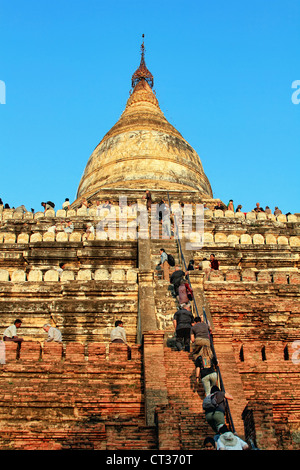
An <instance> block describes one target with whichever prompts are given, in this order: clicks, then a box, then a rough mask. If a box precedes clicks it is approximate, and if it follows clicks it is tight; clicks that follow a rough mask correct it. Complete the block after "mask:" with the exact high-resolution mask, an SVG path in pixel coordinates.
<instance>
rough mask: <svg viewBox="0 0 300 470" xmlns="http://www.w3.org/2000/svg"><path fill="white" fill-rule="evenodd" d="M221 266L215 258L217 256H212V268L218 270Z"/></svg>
mask: <svg viewBox="0 0 300 470" xmlns="http://www.w3.org/2000/svg"><path fill="white" fill-rule="evenodd" d="M219 266H220V263H219V261H218V260H217V259H216V258H215V255H210V268H211V269H214V270H218V269H219Z"/></svg>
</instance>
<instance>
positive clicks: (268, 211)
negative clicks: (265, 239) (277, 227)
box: [265, 206, 272, 214]
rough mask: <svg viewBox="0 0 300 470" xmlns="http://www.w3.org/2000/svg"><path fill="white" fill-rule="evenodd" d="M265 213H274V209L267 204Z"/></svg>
mask: <svg viewBox="0 0 300 470" xmlns="http://www.w3.org/2000/svg"><path fill="white" fill-rule="evenodd" d="M265 213H266V214H272V211H271V209H270V207H269V206H266V208H265Z"/></svg>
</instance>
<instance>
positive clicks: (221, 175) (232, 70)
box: [0, 0, 300, 213]
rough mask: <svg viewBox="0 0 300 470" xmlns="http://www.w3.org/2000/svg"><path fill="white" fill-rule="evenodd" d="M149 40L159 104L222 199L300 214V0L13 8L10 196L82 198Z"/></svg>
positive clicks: (8, 49) (0, 32)
mask: <svg viewBox="0 0 300 470" xmlns="http://www.w3.org/2000/svg"><path fill="white" fill-rule="evenodd" d="M142 34H145V47H146V64H147V67H148V68H149V69H150V71H151V72H152V74H153V75H154V89H155V90H156V94H157V97H158V100H159V103H160V107H161V109H162V111H163V112H164V114H165V116H166V118H167V119H168V120H169V122H170V123H171V124H173V125H174V126H175V127H176V128H177V129H178V130H179V132H181V134H182V135H183V137H184V138H185V139H186V140H187V141H188V142H189V143H190V144H191V145H192V146H193V147H194V149H195V150H196V152H197V153H198V154H199V156H200V158H201V161H202V164H203V167H204V171H205V173H206V174H207V176H208V178H209V180H210V182H211V185H212V189H213V193H214V196H215V197H219V198H221V199H222V200H223V201H224V202H225V203H227V202H228V200H229V199H231V198H232V199H233V200H234V203H235V205H237V204H242V205H243V210H245V211H248V210H251V209H253V207H254V206H255V203H256V202H260V204H261V205H262V206H263V207H265V205H269V206H270V207H271V209H272V210H273V209H274V206H275V205H276V206H277V205H278V206H279V207H280V208H281V209H282V211H283V212H284V213H286V212H288V211H290V212H292V213H294V212H300V200H299V199H300V198H299V194H300V190H299V169H300V163H299V160H300V159H299V157H300V132H299V130H300V126H299V125H300V104H298V105H295V104H293V102H292V99H291V97H292V94H293V92H295V90H293V89H292V83H293V82H294V81H295V80H300V60H299V59H300V0H272V1H271V0H251V1H250V0H248V1H247V0H227V1H225V0H215V1H213V2H212V1H209V0H184V1H178V0H159V1H158V0H152V1H151V2H143V1H141V0H134V1H132V0H128V1H121V0H114V1H112V2H107V1H102V0H84V1H83V0H59V1H58V0H51V1H50V0H26V1H25V0H0V43H1V55H0V80H1V81H3V82H4V83H5V85H6V104H0V137H1V138H0V156H1V165H0V197H1V198H2V199H3V201H4V202H7V203H9V204H10V205H11V206H15V207H16V206H18V205H21V204H25V206H26V207H27V209H28V210H30V209H31V207H32V208H34V209H35V210H36V211H37V210H40V209H41V206H40V203H41V201H43V200H52V201H54V202H55V204H56V208H57V209H59V208H61V204H62V202H63V201H64V199H65V198H66V197H69V198H70V200H71V201H73V200H74V199H75V197H76V191H77V187H78V184H79V181H80V178H81V176H82V173H83V171H84V168H85V165H86V163H87V160H88V158H89V156H90V154H91V153H92V151H93V150H94V148H95V147H96V145H97V144H98V143H99V142H100V140H101V139H102V137H103V136H104V134H105V133H106V132H107V131H108V130H109V129H110V128H111V127H112V126H113V125H114V124H115V123H116V121H117V120H118V119H119V117H120V115H121V113H122V112H123V110H124V108H125V104H126V101H127V99H128V96H129V91H130V87H131V75H132V74H133V72H134V71H135V70H136V68H137V67H138V65H139V61H140V45H141V41H142V39H141V36H142ZM0 98H1V94H0Z"/></svg>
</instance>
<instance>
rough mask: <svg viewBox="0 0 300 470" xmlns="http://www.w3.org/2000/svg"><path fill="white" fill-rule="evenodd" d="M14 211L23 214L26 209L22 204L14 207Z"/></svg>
mask: <svg viewBox="0 0 300 470" xmlns="http://www.w3.org/2000/svg"><path fill="white" fill-rule="evenodd" d="M15 212H19V213H21V214H25V212H27V209H26V207H25V206H24V205H22V206H18V207H16V209H15Z"/></svg>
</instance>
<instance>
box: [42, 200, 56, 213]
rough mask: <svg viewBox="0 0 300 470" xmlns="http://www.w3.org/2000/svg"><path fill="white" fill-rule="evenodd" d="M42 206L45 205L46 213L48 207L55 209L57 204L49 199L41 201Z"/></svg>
mask: <svg viewBox="0 0 300 470" xmlns="http://www.w3.org/2000/svg"><path fill="white" fill-rule="evenodd" d="M41 206H43V208H44V213H45V212H46V211H47V210H48V209H54V207H55V204H54V202H51V201H47V202H41Z"/></svg>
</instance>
